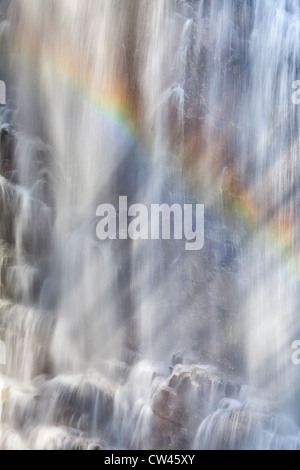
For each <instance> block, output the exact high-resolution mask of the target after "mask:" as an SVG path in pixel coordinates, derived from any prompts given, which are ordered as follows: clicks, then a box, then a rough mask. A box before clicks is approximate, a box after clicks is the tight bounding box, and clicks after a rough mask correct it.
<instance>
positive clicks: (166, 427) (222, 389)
mask: <svg viewBox="0 0 300 470" xmlns="http://www.w3.org/2000/svg"><path fill="white" fill-rule="evenodd" d="M240 386H241V383H240V381H239V380H238V379H236V378H234V377H230V376H228V375H226V374H223V373H221V372H219V371H217V370H216V369H205V368H203V367H200V366H197V365H190V366H189V365H182V364H178V365H177V366H175V368H174V371H173V374H172V375H171V377H170V379H169V382H168V385H165V384H164V385H162V386H161V388H160V389H159V390H158V391H157V393H156V394H155V396H154V397H153V403H152V410H153V413H154V424H153V430H152V435H153V438H152V444H153V446H154V448H156V449H163V448H167V449H176V448H177V449H178V448H182V449H185V448H187V446H188V443H190V442H192V441H193V439H194V437H195V434H196V432H197V429H198V428H199V425H200V424H201V422H202V421H203V420H204V419H205V418H206V416H208V415H209V413H211V412H212V410H213V409H215V408H216V407H217V406H218V404H219V402H220V401H221V400H222V399H224V398H226V397H236V396H237V395H238V393H239V391H240Z"/></svg>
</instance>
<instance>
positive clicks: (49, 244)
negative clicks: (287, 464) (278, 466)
mask: <svg viewBox="0 0 300 470" xmlns="http://www.w3.org/2000/svg"><path fill="white" fill-rule="evenodd" d="M299 30H300V11H299V5H298V2H297V1H296V0H290V1H284V0H272V1H271V0H261V1H260V0H257V1H254V2H250V1H246V0H245V1H244V2H237V1H235V0H224V1H222V2H220V1H219V0H218V1H217V0H211V1H210V2H207V1H205V0H200V1H195V2H187V1H184V0H183V1H180V2H179V1H178V2H177V1H175V0H152V1H149V0H84V1H83V0H76V1H75V0H51V1H49V2H48V3H47V5H46V4H45V2H43V1H42V0H16V1H14V2H12V4H11V7H10V10H9V12H8V15H7V19H6V20H5V22H2V23H1V31H0V32H1V35H0V40H1V51H2V49H3V50H4V51H5V54H7V55H8V57H9V60H10V64H9V70H10V76H9V80H10V82H9V85H10V86H9V90H8V94H9V96H8V98H9V101H8V107H7V108H6V109H5V110H3V111H2V124H3V129H8V130H9V129H10V128H9V125H10V124H12V125H14V128H15V129H16V135H15V137H14V138H15V140H16V145H15V152H14V161H13V164H12V171H11V172H10V173H9V174H7V175H6V177H7V178H8V179H9V180H10V182H7V181H6V180H5V179H4V178H3V177H1V179H0V208H1V223H0V236H1V239H2V240H3V241H1V245H0V246H1V250H0V254H1V256H0V280H1V285H0V288H1V289H0V292H1V297H2V300H1V304H0V324H1V330H0V332H1V335H0V338H1V339H2V340H3V341H5V344H6V349H7V350H6V355H7V364H6V366H3V367H2V366H0V367H1V370H0V371H1V373H2V375H1V376H0V390H2V401H3V402H4V403H3V404H2V405H1V407H2V408H0V417H1V426H0V448H3V449H14V448H16V449H20V448H31V449H61V448H64V449H69V448H85V449H89V448H102V447H103V448H110V447H115V448H151V447H159V446H160V445H161V446H163V447H164V446H165V447H170V448H179V447H181V446H182V444H183V443H184V445H185V446H186V447H189V448H191V447H192V448H201V449H202V448H242V449H245V448H254V449H260V448H266V449H276V448H279V449H290V448H299V447H300V437H299V428H298V426H297V424H296V422H293V421H292V420H293V419H294V418H295V415H296V410H297V401H296V399H295V397H296V396H297V392H298V391H299V385H298V383H299V374H298V371H297V368H296V367H295V366H293V365H292V363H291V354H292V351H291V344H292V342H293V341H294V340H296V339H298V338H297V334H298V330H297V329H298V323H299V321H297V308H298V291H299V275H298V272H299V270H298V259H297V234H298V228H297V201H298V194H297V189H298V171H299V170H298V168H297V155H298V147H299V136H298V134H299V133H298V125H299V124H298V123H299V114H298V113H299V108H297V107H296V106H293V105H292V101H291V95H292V82H293V81H294V80H296V79H297V73H299V65H298V61H299V57H300V55H299V54H300V43H299V41H300V35H299V32H300V31H299ZM2 36H3V37H2ZM2 69H5V70H6V69H8V62H7V59H5V57H4V55H3V56H1V63H0V70H2ZM6 73H7V71H6ZM0 78H1V77H0ZM298 78H300V76H299V77H298ZM116 108H117V111H116ZM120 110H121V111H122V112H123V113H124V114H123V115H122V116H121V117H120V114H118V113H119V112H120ZM124 116H125V117H124ZM129 120H131V121H132V122H131V124H130V123H129ZM130 125H131V128H134V129H135V130H134V132H131V131H130ZM228 182H231V183H230V184H231V186H230V188H231V191H232V192H233V193H234V194H235V197H236V201H238V202H239V203H240V212H243V211H244V212H245V213H246V215H247V216H248V217H249V218H250V221H251V223H250V225H251V227H249V226H248V227H246V226H245V225H243V224H242V222H241V219H240V218H239V216H238V212H239V211H237V210H236V209H235V208H234V206H233V205H232V204H231V205H230V198H231V197H232V194H228ZM119 195H128V198H129V201H130V202H139V203H146V204H151V203H163V202H181V203H183V202H186V201H189V200H192V201H194V200H198V201H199V202H201V203H205V204H206V211H207V221H206V243H205V248H204V250H203V251H202V252H201V253H199V254H196V255H194V254H188V253H186V252H185V250H184V244H181V243H180V242H172V241H171V242H160V241H151V242H146V241H142V240H140V241H136V242H132V241H131V242H129V241H126V240H125V241H124V240H121V241H115V240H112V241H109V242H105V243H103V242H102V243H101V242H99V240H97V238H96V233H95V227H96V218H95V214H96V209H97V206H98V205H99V204H101V203H116V202H117V201H118V196H119ZM220 197H221V202H220ZM228 201H229V202H228ZM251 217H252V218H251ZM287 226H288V227H289V231H288V232H287ZM285 240H287V248H286V251H285V252H283V251H282V242H283V241H285ZM234 253H238V258H237V259H235V254H234ZM178 351H185V355H184V356H185V357H186V360H183V362H186V364H184V365H182V366H179V365H176V366H175V368H174V369H172V371H171V372H170V370H169V366H170V365H171V362H172V355H173V354H174V353H178ZM175 362H176V361H175ZM231 362H232V363H231ZM173 365H174V364H173ZM213 366H217V368H218V369H219V370H218V369H215V368H214V367H213ZM223 369H225V372H224V371H222V370H223ZM220 370H221V371H222V372H220ZM228 372H230V374H231V375H228ZM236 375H240V376H241V377H242V378H241V379H239V384H237V383H236V382H235V381H236V379H235V378H234V377H235V376H236ZM178 377H179V379H178ZM178 380H179V382H178ZM181 381H182V382H181ZM240 382H241V383H240ZM174 383H175V384H176V385H172V384H174ZM242 384H244V385H242ZM245 384H249V386H246V385H245ZM185 387H187V388H185ZM231 389H234V393H231V392H229V390H231ZM284 413H286V414H284ZM169 418H170V419H171V422H173V423H174V422H175V423H179V424H180V429H181V431H180V432H179V431H178V428H176V430H175V431H174V429H173V428H172V426H171V427H170V423H169V424H168V419H169ZM295 421H297V419H295ZM175 427H176V426H175ZM182 428H183V429H184V430H182ZM160 432H162V440H161V442H158V441H159V437H157V436H159V433H160ZM156 438H157V439H156Z"/></svg>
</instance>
